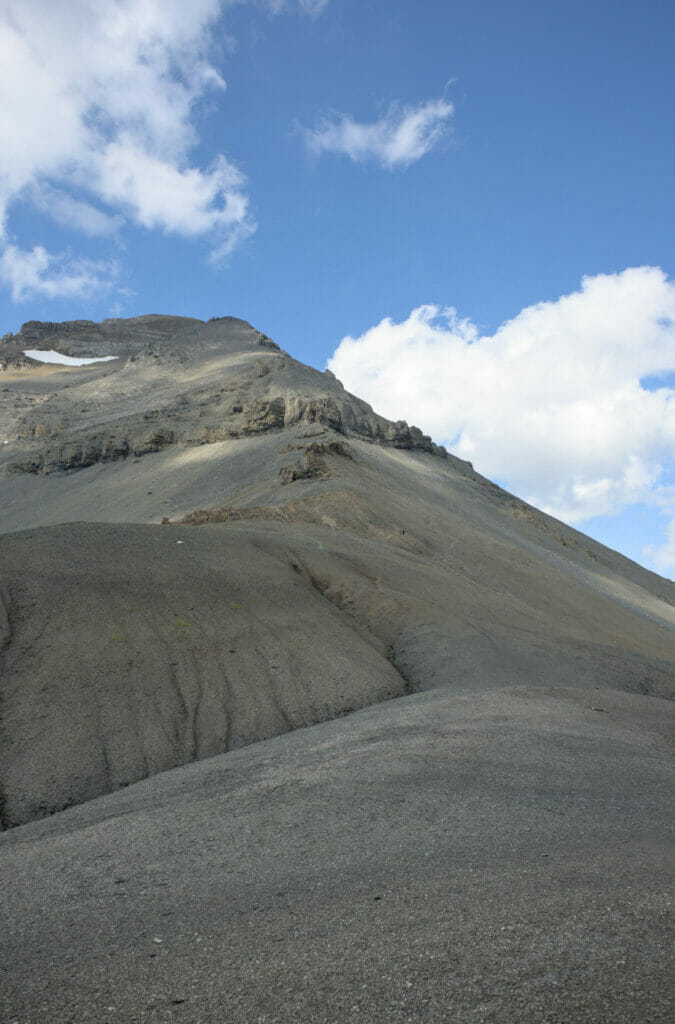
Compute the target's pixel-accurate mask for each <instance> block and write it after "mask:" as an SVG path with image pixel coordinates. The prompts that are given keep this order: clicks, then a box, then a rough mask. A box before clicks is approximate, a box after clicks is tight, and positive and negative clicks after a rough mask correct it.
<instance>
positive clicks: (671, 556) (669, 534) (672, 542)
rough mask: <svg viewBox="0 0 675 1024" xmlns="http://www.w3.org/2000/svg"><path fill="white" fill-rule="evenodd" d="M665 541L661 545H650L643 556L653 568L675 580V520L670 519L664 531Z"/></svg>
mask: <svg viewBox="0 0 675 1024" xmlns="http://www.w3.org/2000/svg"><path fill="white" fill-rule="evenodd" d="M664 535H665V538H666V539H665V541H664V543H663V544H662V545H660V546H657V545H654V544H652V545H650V546H649V547H647V548H645V552H644V553H645V555H647V557H648V558H649V559H650V560H651V562H652V563H653V565H654V566H655V568H656V569H657V570H658V571H659V572H661V573H663V575H664V576H665V575H666V574H669V575H670V578H671V579H675V519H671V521H670V522H669V523H668V525H667V526H666V528H665V530H664Z"/></svg>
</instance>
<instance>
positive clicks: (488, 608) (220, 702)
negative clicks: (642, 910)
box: [0, 317, 675, 825]
mask: <svg viewBox="0 0 675 1024" xmlns="http://www.w3.org/2000/svg"><path fill="white" fill-rule="evenodd" d="M22 331H24V337H23V339H22V340H21V341H20V342H17V341H16V339H13V340H12V344H13V345H14V348H15V349H17V348H19V347H20V345H23V342H24V340H25V338H26V337H29V338H37V339H38V340H39V339H40V338H44V339H47V342H46V343H49V344H51V343H52V341H55V342H58V347H59V348H63V347H64V346H65V341H64V339H69V340H68V341H67V344H68V346H70V347H69V351H71V352H73V353H74V354H79V355H83V354H86V355H93V354H95V353H97V352H98V353H100V354H108V353H109V352H110V351H117V352H119V353H120V354H124V355H125V358H124V360H122V359H120V360H119V363H116V364H111V363H108V364H99V365H97V366H89V367H83V368H82V369H77V370H73V371H70V370H69V371H67V372H66V373H65V374H53V375H51V376H50V375H49V374H46V375H40V374H39V373H38V374H34V373H33V372H32V371H30V370H28V371H26V372H23V373H19V374H16V375H14V376H12V375H11V374H10V377H8V378H6V384H5V386H4V387H3V386H2V383H1V382H2V377H0V388H2V390H0V417H1V419H0V431H2V432H3V433H4V437H5V439H6V440H7V441H8V443H7V445H2V447H1V448H0V458H1V459H2V465H1V466H0V495H1V496H2V499H3V523H2V529H3V530H4V531H5V532H4V534H0V574H1V576H0V578H1V581H2V586H3V593H4V594H5V597H6V600H5V606H6V608H7V611H8V616H9V619H8V621H11V623H12V629H11V632H10V633H9V639H8V640H7V642H6V643H5V645H4V647H3V649H2V651H0V670H1V678H2V680H3V682H2V710H1V712H0V714H1V723H0V730H1V732H2V743H1V744H0V786H1V787H2V791H3V793H4V811H3V814H4V819H5V823H6V824H10V825H17V824H21V823H22V822H25V821H29V820H32V819H34V818H37V817H41V816H44V815H46V814H50V813H53V812H54V811H56V810H58V809H60V808H63V807H66V806H70V805H72V804H74V803H80V802H83V801H87V800H89V799H91V798H93V797H96V796H98V795H101V794H103V793H106V792H110V791H113V790H115V789H118V788H119V787H124V786H127V785H128V784H130V783H133V782H135V781H138V780H140V779H142V778H145V777H147V776H148V775H152V774H156V773H159V772H163V771H164V770H166V769H168V768H173V767H176V766H180V765H183V764H185V763H187V762H189V761H191V760H194V759H201V758H205V757H209V756H212V755H215V754H218V753H220V752H223V751H227V750H231V749H233V748H235V747H238V746H241V745H243V744H249V743H254V742H256V741H257V740H261V739H264V738H266V737H270V736H273V735H276V734H278V733H281V732H284V731H287V730H288V729H296V728H300V727H303V726H306V725H310V724H313V723H316V722H320V721H323V720H325V719H329V718H335V717H338V716H340V715H344V714H346V713H347V712H350V711H352V710H354V709H355V708H360V707H363V706H365V705H368V704H372V703H375V702H378V701H382V700H385V699H390V698H392V697H397V696H400V695H403V694H406V693H410V692H411V691H422V690H428V689H430V688H436V687H442V688H448V689H449V690H450V691H451V692H456V693H458V694H459V693H476V694H480V693H482V692H487V691H493V690H495V689H498V688H500V687H503V686H507V685H513V684H514V683H515V682H520V683H521V684H522V685H524V686H529V687H532V688H534V689H539V688H541V687H542V686H550V685H554V686H579V685H580V686H582V687H587V688H589V690H590V689H593V688H594V687H596V686H601V687H605V688H609V689H610V690H612V691H615V690H626V691H629V692H630V693H634V694H635V693H637V694H642V695H643V696H644V697H645V699H653V696H660V697H669V696H671V695H672V683H673V678H674V676H675V645H674V643H673V626H674V625H675V613H674V612H673V607H674V600H673V598H674V588H673V586H672V584H669V583H668V582H667V581H665V580H663V579H661V578H660V577H657V576H655V575H654V574H652V573H649V572H647V571H646V570H643V569H641V568H640V567H639V566H637V565H635V564H634V563H630V562H629V561H628V560H627V559H624V558H622V557H621V556H619V555H617V554H616V553H615V552H611V551H609V550H608V549H606V548H603V547H602V545H599V544H597V543H595V542H594V541H592V540H590V539H589V538H586V537H584V535H583V534H580V533H579V532H578V531H575V530H572V529H571V528H569V527H566V526H564V525H563V524H561V523H558V522H557V521H556V520H553V519H551V518H550V517H548V516H545V515H544V514H543V513H541V512H539V511H538V510H536V509H533V508H531V507H530V506H528V505H526V504H525V503H524V502H521V501H520V500H519V499H517V498H515V497H514V496H513V495H509V494H508V493H507V492H505V491H503V490H501V489H500V488H499V487H497V486H496V485H494V484H492V483H491V482H490V481H487V480H485V479H484V478H482V477H481V476H480V475H479V474H477V473H475V472H474V471H473V469H472V467H471V466H470V464H468V463H465V462H462V461H461V460H459V459H456V458H455V457H453V456H452V455H446V453H445V452H444V451H442V450H440V449H437V448H436V447H435V446H433V445H432V444H431V442H430V441H429V439H428V438H425V437H424V435H422V434H421V432H420V431H416V430H415V428H409V427H408V426H407V425H406V424H403V423H390V422H389V421H387V420H384V419H383V418H382V417H378V416H377V415H376V414H375V413H374V412H373V411H372V409H371V408H370V406H368V405H367V404H366V403H364V402H362V401H361V400H359V399H358V398H356V397H354V396H351V395H349V394H348V393H347V392H346V391H345V390H344V389H343V388H342V386H341V384H340V383H339V381H337V380H335V378H334V377H332V375H330V374H325V373H319V372H318V371H316V370H313V369H311V368H310V367H307V366H304V365H303V364H301V363H299V362H297V361H296V360H294V359H293V358H292V357H291V356H289V355H288V354H287V353H285V352H282V351H281V350H279V349H278V348H277V347H276V346H275V345H274V343H273V342H271V341H270V340H269V339H268V338H266V336H264V335H261V334H260V332H258V331H256V330H255V329H254V328H253V327H251V325H249V324H247V323H246V322H245V321H241V320H237V319H236V318H223V319H221V320H212V321H207V322H201V321H194V320H185V319H182V318H170V317H147V318H137V319H136V320H131V321H105V322H104V323H103V324H101V325H96V324H94V325H92V324H89V323H84V324H82V323H75V324H74V325H72V326H70V327H69V326H68V325H65V326H64V325H39V324H37V325H36V324H34V323H31V324H29V325H27V327H26V329H25V330H24V329H22ZM20 334H21V332H20ZM150 335H152V337H151V338H150ZM17 337H18V336H17ZM149 338H150V340H149ZM94 342H95V343H94ZM97 346H99V347H98V348H97ZM261 350H264V351H261ZM41 426H42V428H43V429H38V428H39V427H41ZM55 430H56V431H57V433H53V431H55ZM218 431H220V432H222V433H218ZM22 435H23V436H22ZM59 436H61V437H62V438H63V439H64V441H65V440H66V439H68V444H67V445H66V444H63V443H57V438H59ZM148 438H150V439H151V440H152V443H151V444H150V445H148ZM122 441H124V444H126V443H127V441H128V442H129V447H128V449H127V448H125V447H124V446H123V445H122ZM106 445H108V448H106V447H105V446H106ZM134 445H135V447H134ZM144 446H147V447H144ZM120 455H121V456H123V457H119V456H120ZM438 455H443V457H442V458H438V457H437V456H438ZM22 461H23V469H21V463H22ZM36 466H37V468H38V470H39V471H36ZM17 467H18V469H19V471H17ZM31 467H32V468H31ZM48 470H49V471H48ZM66 470H70V471H66ZM73 470H77V471H76V472H75V471H73ZM162 523H164V524H165V525H160V524H162ZM167 523H168V524H169V525H170V527H171V528H170V529H167V525H166V524H167ZM58 524H62V525H58ZM192 527H198V528H197V529H192ZM647 695H653V696H652V697H650V696H647ZM589 699H590V697H589Z"/></svg>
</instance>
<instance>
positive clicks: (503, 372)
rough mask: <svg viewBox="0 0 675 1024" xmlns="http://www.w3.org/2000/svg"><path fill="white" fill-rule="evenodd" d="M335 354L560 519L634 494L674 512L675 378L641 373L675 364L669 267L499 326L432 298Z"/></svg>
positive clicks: (356, 377)
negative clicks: (652, 380) (655, 384)
mask: <svg viewBox="0 0 675 1024" xmlns="http://www.w3.org/2000/svg"><path fill="white" fill-rule="evenodd" d="M328 365H329V367H330V369H331V370H332V371H333V372H334V373H335V374H336V375H337V376H338V377H339V378H340V379H341V380H342V381H344V384H345V386H346V387H347V388H349V389H350V390H351V391H355V392H356V393H357V394H359V395H361V396H363V397H364V398H365V399H367V400H368V401H369V402H371V403H372V404H373V405H374V407H375V408H376V410H377V411H378V412H381V413H383V414H384V415H386V416H389V417H390V418H392V419H399V418H401V417H405V418H406V419H408V420H409V421H410V422H413V423H416V424H418V425H419V426H421V427H422V428H423V429H424V430H426V431H427V432H429V433H430V434H432V436H434V437H435V438H436V439H437V440H444V441H445V442H446V443H449V444H450V446H451V448H452V449H453V451H455V452H456V453H457V454H458V455H460V456H461V457H463V458H466V459H470V460H471V461H472V462H473V463H474V465H475V466H476V468H477V469H478V470H479V471H480V472H481V473H484V474H486V475H487V476H489V477H492V478H498V479H500V480H503V481H505V482H506V484H507V485H508V487H509V488H510V489H512V490H514V491H515V492H516V493H518V494H519V495H520V496H521V497H523V498H525V499H526V500H528V501H530V502H532V503H533V504H535V505H537V506H538V507H540V508H543V509H545V510H546V511H549V512H551V513H552V514H553V515H555V516H558V517H559V518H561V519H564V520H566V521H568V522H570V521H571V522H581V521H583V520H585V519H588V518H590V517H592V516H595V515H601V514H606V513H610V512H613V511H615V510H617V509H618V508H620V507H622V506H625V505H628V504H631V503H634V502H649V503H651V504H653V505H658V506H659V507H660V508H661V510H662V511H663V512H664V514H665V513H669V514H673V505H672V497H673V496H672V493H671V491H672V488H670V487H668V486H666V484H665V482H664V481H665V479H666V478H667V473H668V471H669V470H671V471H672V469H673V468H675V467H674V465H673V464H674V459H675V388H674V387H671V386H667V385H664V386H662V387H659V388H656V389H648V388H646V387H644V386H642V385H641V380H643V379H644V378H645V377H654V376H657V377H658V376H662V375H664V374H667V373H670V372H672V371H673V370H675V284H673V283H672V282H670V281H669V280H668V279H667V277H666V275H665V274H664V273H663V271H661V270H660V269H659V268H656V267H636V268H632V269H628V270H625V271H623V273H618V274H601V275H598V276H596V277H587V278H584V280H583V282H582V286H581V290H580V291H578V292H574V293H573V294H571V295H565V296H562V297H561V298H559V299H558V300H556V301H555V302H541V303H538V304H537V305H534V306H529V307H527V308H526V309H523V310H522V311H521V312H520V313H519V314H518V315H517V316H516V317H514V318H513V319H512V320H509V321H508V322H506V323H504V324H502V325H501V326H500V327H499V328H498V329H497V331H495V333H494V334H493V335H492V336H481V335H480V333H479V331H478V329H477V327H476V326H475V325H474V324H472V323H471V322H470V321H468V320H460V319H459V317H458V316H457V314H456V312H455V311H454V310H453V309H450V308H445V309H440V308H439V307H437V306H420V307H419V308H417V309H415V310H413V312H412V313H411V314H410V316H409V317H408V319H407V320H405V321H404V322H403V323H394V322H393V321H392V320H390V319H386V320H383V321H382V322H381V323H380V324H378V325H377V326H375V327H372V328H371V329H370V330H368V331H366V333H365V334H363V335H362V336H361V337H359V338H351V337H347V338H345V339H344V340H343V341H342V342H341V343H340V345H339V346H338V348H337V350H336V352H335V354H334V355H333V358H332V359H331V360H330V361H329V363H328ZM663 557H664V558H665V557H667V556H666V555H663Z"/></svg>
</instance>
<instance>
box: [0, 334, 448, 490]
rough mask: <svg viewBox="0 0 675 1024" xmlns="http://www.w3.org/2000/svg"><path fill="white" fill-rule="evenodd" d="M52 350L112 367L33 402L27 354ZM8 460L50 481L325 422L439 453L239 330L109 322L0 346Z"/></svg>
mask: <svg viewBox="0 0 675 1024" xmlns="http://www.w3.org/2000/svg"><path fill="white" fill-rule="evenodd" d="M39 348H42V349H45V348H46V349H54V348H55V349H56V350H58V351H59V352H60V353H62V354H63V355H67V356H73V357H99V358H100V357H102V356H105V357H110V356H114V357H116V358H115V359H114V360H111V362H108V363H104V364H98V365H96V366H94V367H88V368H78V369H77V371H76V372H71V373H70V374H68V372H67V371H63V370H61V371H58V370H52V372H51V375H49V376H45V377H44V378H43V379H42V386H41V388H39V389H35V390H33V391H32V392H31V395H30V398H29V397H27V395H26V393H25V390H22V389H21V387H20V386H19V387H16V386H8V385H9V384H10V379H11V383H12V384H15V380H14V378H16V377H17V376H18V377H19V380H21V379H22V378H23V382H24V384H25V383H26V379H27V376H28V372H27V371H30V370H31V369H35V368H36V367H38V366H39V365H40V364H39V363H37V362H36V361H35V360H33V359H30V358H29V357H27V356H26V355H25V352H26V351H33V350H35V349H39ZM0 367H1V368H3V370H4V373H3V372H0V386H1V382H2V380H3V376H4V378H5V384H6V386H5V390H4V391H3V392H2V396H3V399H4V400H3V402H2V412H0V416H1V417H2V419H0V431H1V430H3V429H4V434H5V437H4V440H6V441H8V442H9V447H8V446H7V445H5V446H4V447H5V449H6V450H5V451H3V452H1V453H0V456H1V457H2V462H4V466H5V471H6V472H9V473H53V472H58V471H65V470H74V469H82V468H84V467H86V466H92V465H94V464H95V463H98V462H106V461H111V460H118V459H124V458H127V457H129V456H133V457H141V456H143V455H146V454H148V453H149V452H157V451H161V450H162V449H165V448H168V447H171V446H173V445H177V446H193V445H202V444H211V443H214V442H216V441H225V440H228V439H231V438H241V437H247V436H251V435H256V434H260V433H263V432H265V431H269V430H276V431H278V430H281V429H282V428H283V427H287V426H290V425H292V424H295V423H300V422H302V423H305V424H314V423H316V424H320V425H322V426H325V427H329V428H331V429H332V430H334V431H336V432H337V433H339V434H344V435H346V436H351V437H359V438H362V439H364V440H369V441H375V442H377V443H379V444H388V445H393V446H395V447H398V448H406V449H411V450H419V451H428V452H434V453H435V454H437V455H439V456H442V457H444V456H445V454H446V453H445V450H444V449H443V448H442V447H440V446H438V445H434V444H433V443H432V441H431V439H430V438H429V437H426V436H425V435H423V434H422V431H421V430H419V429H417V428H416V427H409V426H408V424H407V423H404V422H402V421H400V422H397V423H392V422H391V421H389V420H386V419H384V418H383V417H381V416H378V415H376V414H375V413H374V412H373V410H372V409H371V407H370V406H369V405H368V404H367V403H365V402H362V401H361V400H360V399H357V398H356V397H355V396H353V395H350V394H348V393H347V392H346V391H345V390H344V388H342V386H341V385H340V383H339V381H337V380H336V379H335V377H334V376H333V375H332V374H330V373H324V374H322V373H319V372H318V371H316V370H311V369H310V368H309V367H306V366H303V365H302V364H300V363H298V362H297V361H296V360H294V359H292V358H291V356H289V355H288V354H287V353H284V352H281V351H280V350H279V348H278V346H277V345H276V344H275V343H274V342H273V341H271V340H270V339H269V338H267V337H266V336H265V335H263V334H261V333H260V332H259V331H256V330H255V329H254V328H252V327H251V326H250V325H249V324H247V323H246V322H245V321H243V320H236V319H234V318H231V317H224V318H221V319H217V320H211V321H208V322H207V323H202V322H201V321H195V320H186V319H184V318H180V317H175V318H172V317H140V318H136V319H134V320H109V321H104V322H103V323H102V324H93V323H90V322H89V321H86V320H84V321H80V320H77V321H73V322H72V323H65V324H52V323H48V324H42V323H35V322H30V323H27V324H24V326H23V327H22V328H21V331H20V332H19V333H18V334H17V335H16V336H15V337H14V336H12V335H8V336H5V338H4V339H3V340H2V341H1V342H0Z"/></svg>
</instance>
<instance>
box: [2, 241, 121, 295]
mask: <svg viewBox="0 0 675 1024" xmlns="http://www.w3.org/2000/svg"><path fill="white" fill-rule="evenodd" d="M116 275H117V265H116V264H115V263H114V262H106V261H102V260H101V261H95V260H86V259H81V258H78V257H73V256H70V255H68V254H59V255H54V254H52V253H49V252H47V250H46V249H45V248H44V246H42V245H36V246H35V247H34V248H33V249H31V250H30V251H29V250H25V249H19V248H18V247H17V246H15V245H7V246H5V249H4V251H3V252H2V253H1V254H0V281H2V282H3V283H4V284H5V285H7V286H8V287H9V288H10V291H11V295H12V300H13V301H14V302H23V301H25V300H26V299H27V298H32V297H33V296H44V297H45V298H49V299H55V298H64V297H65V298H75V297H80V296H87V295H92V294H95V293H100V292H102V291H105V290H107V289H108V288H109V287H110V286H111V285H112V283H113V281H114V279H115V277H116Z"/></svg>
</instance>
